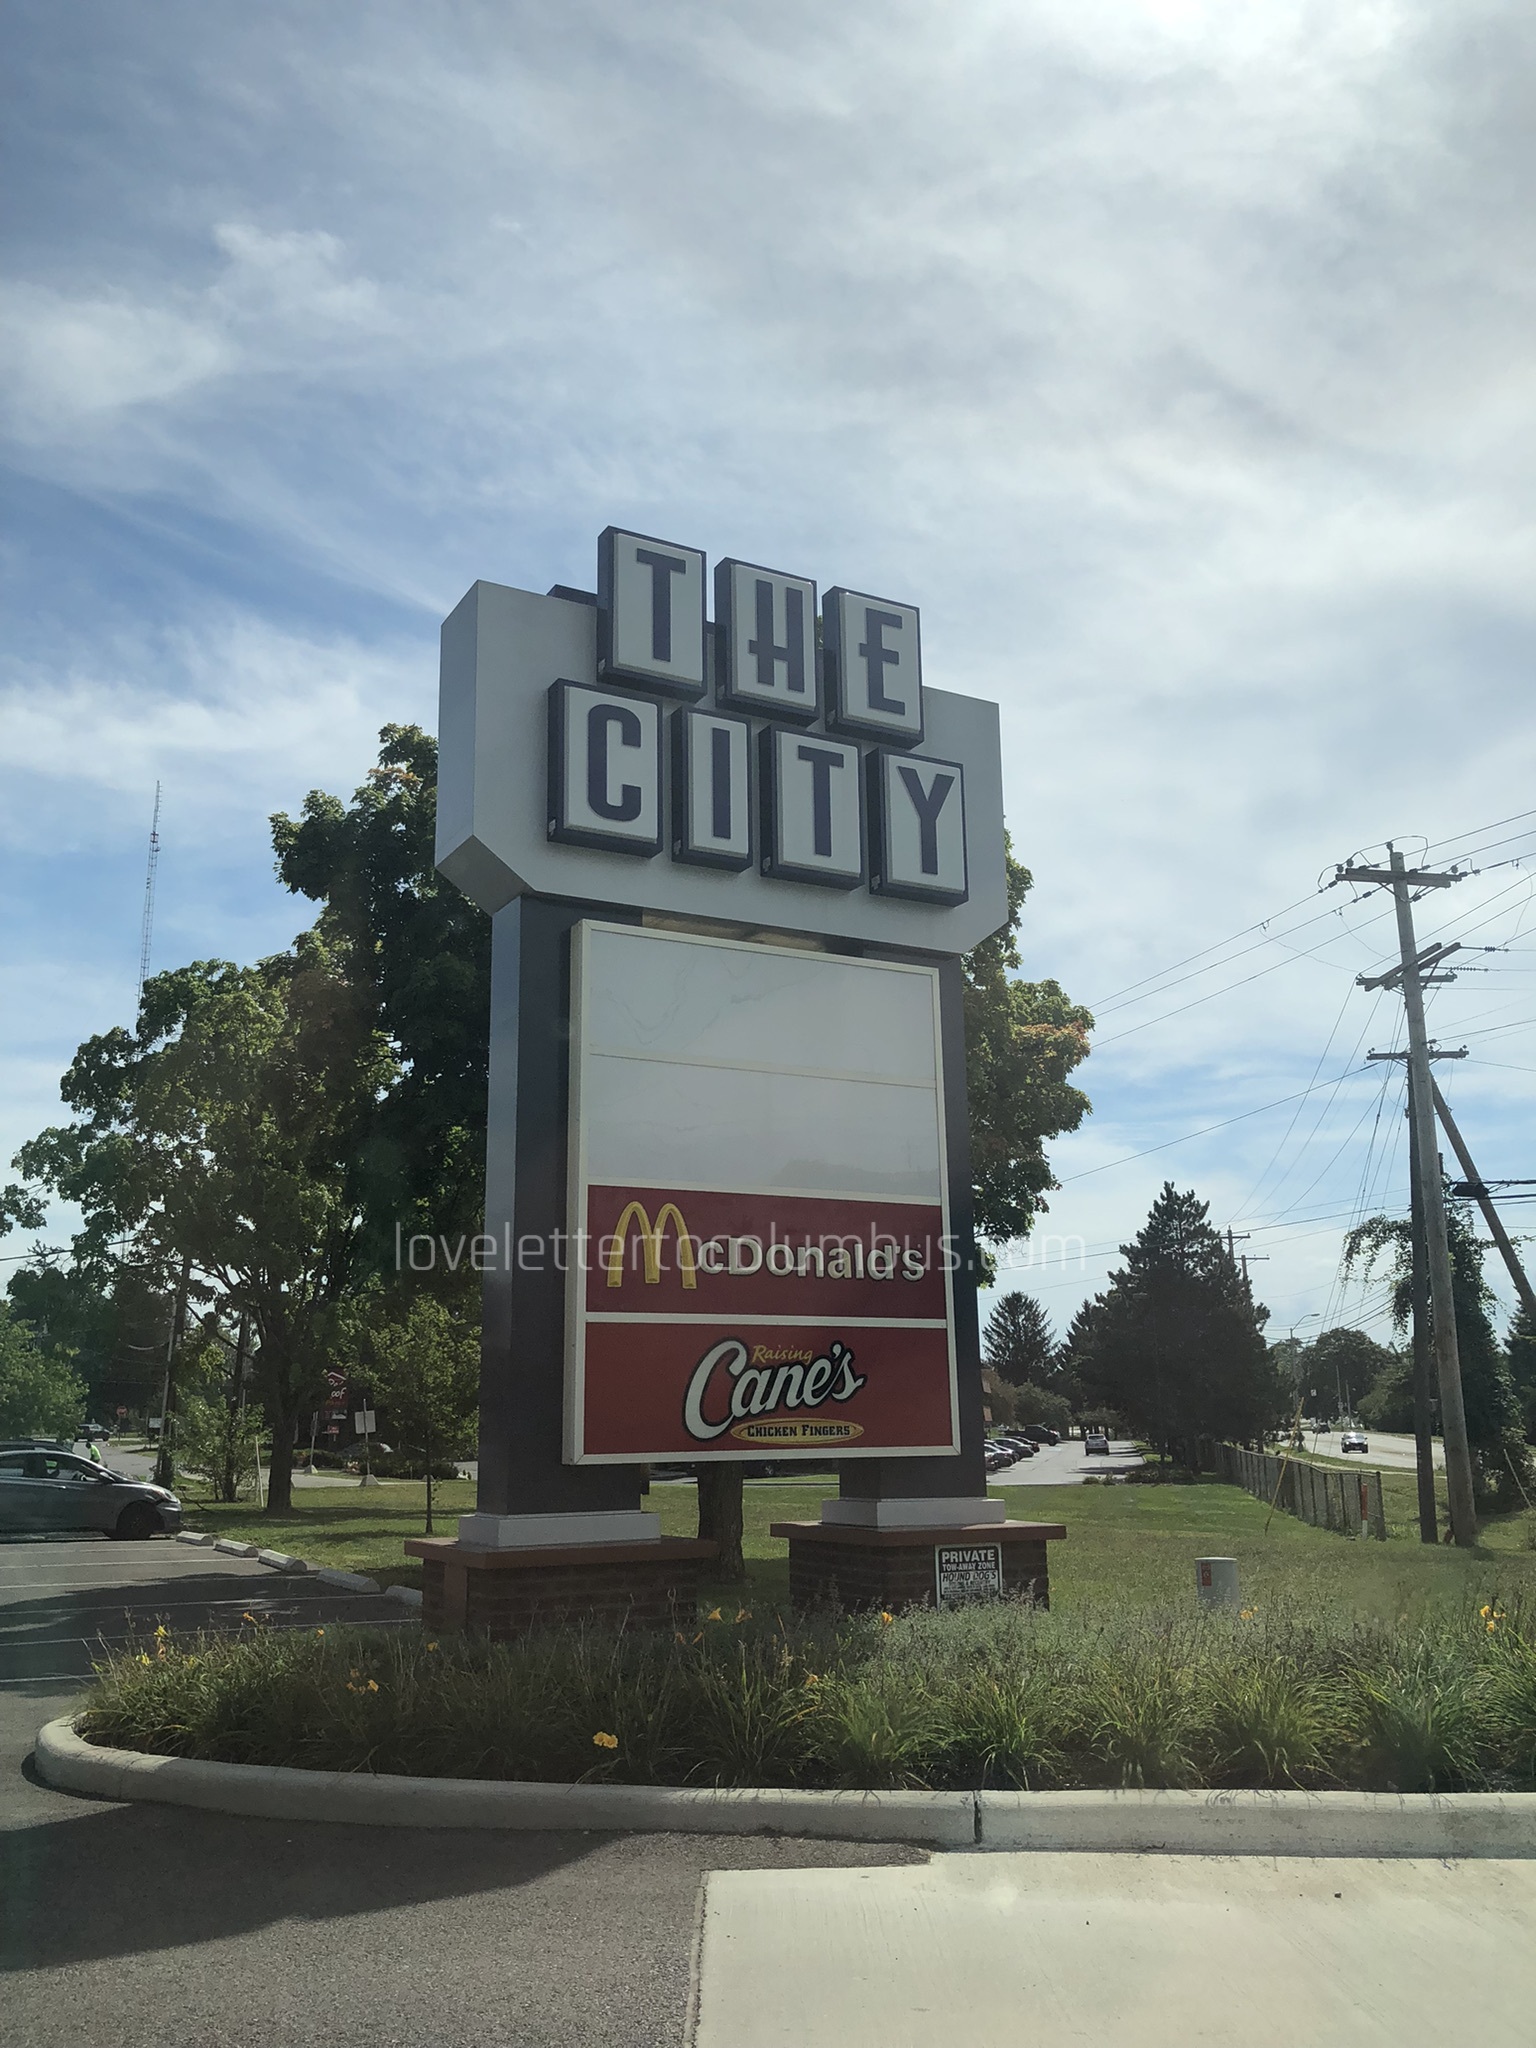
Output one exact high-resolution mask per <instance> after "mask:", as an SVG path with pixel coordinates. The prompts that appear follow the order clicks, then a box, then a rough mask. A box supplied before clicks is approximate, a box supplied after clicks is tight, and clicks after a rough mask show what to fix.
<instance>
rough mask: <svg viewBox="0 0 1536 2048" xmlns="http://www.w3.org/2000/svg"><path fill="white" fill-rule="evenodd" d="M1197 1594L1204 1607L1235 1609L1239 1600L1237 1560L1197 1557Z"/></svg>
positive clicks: (1232, 1558) (1231, 1558)
mask: <svg viewBox="0 0 1536 2048" xmlns="http://www.w3.org/2000/svg"><path fill="white" fill-rule="evenodd" d="M1195 1594H1196V1597H1197V1598H1198V1599H1199V1602H1200V1605H1201V1606H1202V1607H1235V1606H1236V1605H1237V1600H1238V1593H1237V1559H1236V1558H1235V1557H1197V1558H1196V1559H1195Z"/></svg>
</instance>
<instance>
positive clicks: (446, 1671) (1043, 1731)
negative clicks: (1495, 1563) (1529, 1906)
mask: <svg viewBox="0 0 1536 2048" xmlns="http://www.w3.org/2000/svg"><path fill="white" fill-rule="evenodd" d="M1529 1621H1530V1617H1528V1616H1526V1615H1524V1614H1522V1612H1521V1611H1520V1608H1519V1606H1518V1604H1517V1603H1516V1602H1514V1601H1510V1602H1509V1603H1508V1604H1507V1606H1505V1605H1501V1604H1500V1603H1499V1602H1498V1601H1497V1600H1496V1599H1491V1600H1488V1601H1486V1602H1484V1603H1482V1604H1481V1607H1479V1606H1476V1605H1473V1606H1469V1607H1467V1608H1465V1609H1460V1608H1458V1609H1440V1610H1437V1611H1434V1612H1431V1613H1430V1614H1428V1615H1427V1616H1425V1617H1423V1618H1421V1619H1417V1620H1415V1621H1413V1622H1412V1623H1410V1622H1409V1621H1408V1620H1407V1619H1406V1618H1405V1619H1404V1620H1402V1621H1401V1622H1399V1623H1398V1624H1397V1625H1396V1626H1391V1625H1388V1624H1385V1623H1382V1622H1378V1621H1373V1620H1369V1619H1329V1618H1328V1617H1326V1616H1322V1615H1318V1614H1316V1613H1313V1612H1308V1611H1304V1610H1302V1609H1300V1608H1284V1607H1278V1608H1274V1609H1271V1610H1263V1609H1261V1610H1258V1611H1255V1610H1253V1609H1248V1610H1244V1611H1243V1612H1242V1613H1241V1614H1221V1613H1217V1614H1203V1613H1195V1614H1191V1613H1187V1612H1167V1613H1155V1612H1144V1613H1140V1614H1135V1615H1124V1614H1121V1615H1114V1614H1110V1615H1106V1616H1104V1617H1102V1618H1094V1617H1089V1616H1083V1615H1081V1614H1078V1615H1057V1614H1051V1613H1046V1612H1043V1611H1041V1610H1038V1609H1035V1608H1031V1607H1030V1606H1028V1605H1027V1604H1022V1603H1013V1602H1001V1603H998V1604H995V1605H989V1606H977V1607H972V1608H965V1609H961V1610H958V1611H956V1612H951V1613H945V1614H936V1613H933V1612H930V1611H927V1610H922V1609H918V1610H914V1611H912V1612H909V1613H905V1614H899V1615H896V1616H894V1617H887V1616H870V1617H867V1618H852V1619H843V1620H838V1619H835V1618H832V1617H830V1616H823V1617H812V1618H809V1619H794V1620H791V1619H787V1618H785V1619H780V1618H778V1617H773V1618H770V1619H763V1618H761V1617H759V1618H756V1619H754V1617H753V1616H751V1615H749V1614H747V1613H745V1612H741V1613H737V1614H735V1615H734V1616H733V1615H732V1614H731V1613H730V1612H729V1611H722V1610H720V1609H715V1610H712V1612H711V1614H710V1615H709V1616H708V1617H707V1618H705V1619H704V1620H702V1621H700V1622H697V1623H696V1624H694V1625H693V1626H692V1627H690V1628H688V1629H683V1630H678V1631H676V1632H675V1633H674V1632H659V1633H658V1632H650V1631H626V1630H611V1629H598V1628H585V1627H568V1628H553V1629H549V1630H546V1631H544V1632H541V1633H539V1634H536V1635H533V1636H530V1637H527V1638H525V1639H523V1640H521V1641H519V1642H516V1643H510V1644H492V1643H488V1642H485V1641H483V1640H480V1639H476V1638H466V1637H448V1636H442V1637H437V1636H433V1635H431V1634H430V1633H428V1632H424V1631H422V1630H421V1629H419V1628H416V1627H414V1626H410V1627H402V1628H399V1629H392V1630H388V1631H383V1630H367V1629H348V1628H324V1629H312V1630H281V1629H275V1628H271V1627H268V1626H266V1625H264V1624H262V1623H260V1622H257V1621H248V1623H247V1624H245V1625H243V1626H242V1628H241V1629H240V1631H239V1632H238V1633H236V1634H233V1635H229V1634H223V1635H215V1636H202V1635H199V1636H185V1637H183V1636H177V1635H174V1634H172V1633H170V1632H169V1631H167V1630H165V1629H163V1628H162V1629H158V1630H156V1632H155V1634H154V1636H153V1637H151V1638H149V1639H148V1640H146V1641H143V1642H139V1643H136V1644H134V1645H133V1646H132V1647H130V1648H129V1649H127V1650H125V1651H122V1652H120V1653H116V1654H112V1655H109V1656H107V1657H105V1658H104V1659H103V1660H102V1661H101V1662H100V1663H99V1664H98V1666H97V1670H96V1680H95V1684H94V1686H93V1688H92V1691H91V1693H90V1696H89V1698H88V1700H87V1702H86V1705H85V1708H84V1710H83V1714H82V1716H81V1719H80V1723H79V1725H80V1729H81V1732H82V1734H84V1735H85V1736H86V1737H88V1738H89V1739H90V1740H92V1741H95V1742H99V1743H103V1744H106V1745H108V1746H111V1747H119V1748H126V1749H138V1750H146V1751H149V1752H151V1753H153V1754H156V1755H164V1756H184V1757H199V1758H205V1759H210V1760H216V1761H220V1762H226V1763H252V1764H285V1765H292V1766H297V1767H299V1768H302V1769H311V1770H330V1771H363V1772H376V1773H390V1774H403V1775H407V1776H414V1777H444V1778H497V1779H523V1780H534V1781H539V1782H544V1783H576V1782H585V1783H612V1784H630V1785H697V1786H715V1785H720V1786H725V1785H739V1786H753V1785H755V1786H804V1787H849V1788H883V1787H895V1786H911V1787H927V1788H931V1789H935V1790H940V1789H957V1788H964V1789H976V1788H983V1787H998V1788H1000V1787H1014V1788H1019V1789H1024V1790H1030V1789H1062V1788H1067V1787H1077V1786H1084V1787H1086V1786H1253V1787H1274V1788H1285V1787H1292V1788H1295V1787H1311V1788H1323V1789H1326V1788H1339V1787H1356V1788H1362V1789H1366V1790H1374V1791H1402V1792H1426V1791H1442V1790H1458V1789H1485V1788H1514V1789H1524V1790H1530V1789H1536V1628H1533V1627H1531V1626H1529V1625H1528V1624H1529Z"/></svg>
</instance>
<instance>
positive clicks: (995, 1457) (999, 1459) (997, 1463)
mask: <svg viewBox="0 0 1536 2048" xmlns="http://www.w3.org/2000/svg"><path fill="white" fill-rule="evenodd" d="M982 1462H983V1463H984V1464H985V1466H986V1468H987V1470H988V1471H989V1472H1006V1471H1007V1470H1008V1467H1009V1466H1010V1465H1011V1464H1012V1463H1013V1462H1014V1461H1013V1458H1012V1456H1011V1455H1010V1454H1009V1452H1007V1451H1005V1450H1004V1449H1003V1447H1002V1445H1001V1444H988V1445H987V1446H986V1448H985V1449H984V1450H983V1452H982Z"/></svg>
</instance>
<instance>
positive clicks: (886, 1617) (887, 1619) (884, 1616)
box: [880, 1607, 896, 1628]
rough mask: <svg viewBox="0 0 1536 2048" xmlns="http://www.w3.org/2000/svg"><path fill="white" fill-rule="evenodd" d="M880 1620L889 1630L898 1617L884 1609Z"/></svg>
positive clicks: (881, 1611)
mask: <svg viewBox="0 0 1536 2048" xmlns="http://www.w3.org/2000/svg"><path fill="white" fill-rule="evenodd" d="M880 1619H881V1620H882V1621H883V1622H884V1623H885V1625H886V1627H887V1628H889V1627H890V1625H891V1623H892V1622H893V1621H894V1620H895V1619H896V1617H895V1615H894V1614H887V1613H886V1611H885V1609H884V1608H883V1607H882V1608H881V1610H880Z"/></svg>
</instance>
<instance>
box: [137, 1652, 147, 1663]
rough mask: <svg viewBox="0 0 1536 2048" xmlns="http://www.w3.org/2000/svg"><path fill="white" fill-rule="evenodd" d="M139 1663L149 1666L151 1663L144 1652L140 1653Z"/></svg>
mask: <svg viewBox="0 0 1536 2048" xmlns="http://www.w3.org/2000/svg"><path fill="white" fill-rule="evenodd" d="M139 1662H140V1663H141V1664H147V1663H148V1662H149V1659H148V1658H147V1657H146V1656H145V1655H144V1653H143V1652H142V1651H140V1653H139Z"/></svg>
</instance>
